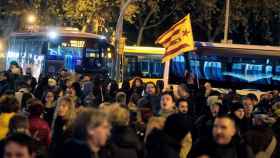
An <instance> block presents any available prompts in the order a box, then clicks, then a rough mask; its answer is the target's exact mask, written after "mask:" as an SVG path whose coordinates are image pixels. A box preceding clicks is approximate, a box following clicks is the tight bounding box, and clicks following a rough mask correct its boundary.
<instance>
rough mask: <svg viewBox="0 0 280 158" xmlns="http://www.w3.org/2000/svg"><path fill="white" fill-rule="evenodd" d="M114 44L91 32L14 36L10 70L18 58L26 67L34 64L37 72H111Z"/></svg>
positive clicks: (7, 61)
mask: <svg viewBox="0 0 280 158" xmlns="http://www.w3.org/2000/svg"><path fill="white" fill-rule="evenodd" d="M112 50H113V49H112V47H111V46H110V45H109V44H108V42H107V40H105V39H101V38H97V37H96V38H95V36H93V35H91V34H88V33H87V34H83V33H76V34H75V35H73V33H72V34H67V33H64V34H62V35H61V36H57V37H55V38H49V37H48V36H46V35H45V34H43V33H41V34H32V33H25V34H24V35H22V34H19V35H18V34H15V35H12V36H11V38H10V40H9V48H8V52H7V56H6V69H8V68H9V64H10V62H11V61H17V62H18V63H19V65H20V66H21V67H22V68H23V73H24V70H25V69H26V68H27V67H31V69H32V71H33V75H34V76H35V77H36V78H38V77H39V75H40V73H42V72H45V73H51V74H53V73H57V72H58V71H57V70H59V69H62V68H64V69H67V70H68V71H70V72H74V71H75V72H81V73H83V72H99V73H102V74H108V75H109V73H110V72H111V68H112V54H113V53H112Z"/></svg>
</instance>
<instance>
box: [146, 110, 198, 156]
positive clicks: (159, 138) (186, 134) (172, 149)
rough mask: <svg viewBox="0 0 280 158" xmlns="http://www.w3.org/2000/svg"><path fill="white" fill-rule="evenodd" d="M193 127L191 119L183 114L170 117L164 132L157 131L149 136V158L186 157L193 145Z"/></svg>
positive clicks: (147, 143)
mask: <svg viewBox="0 0 280 158" xmlns="http://www.w3.org/2000/svg"><path fill="white" fill-rule="evenodd" d="M192 126H193V125H192V122H191V119H187V118H186V117H185V116H183V115H182V114H172V115H170V116H168V117H167V119H166V122H165V125H164V127H163V129H162V130H157V129H155V130H153V131H152V132H151V134H149V135H148V137H147V142H146V149H147V158H155V157H160V158H181V157H186V155H187V154H188V153H189V150H190V148H191V144H192V141H191V134H190V131H191V130H192ZM182 155H183V156H182Z"/></svg>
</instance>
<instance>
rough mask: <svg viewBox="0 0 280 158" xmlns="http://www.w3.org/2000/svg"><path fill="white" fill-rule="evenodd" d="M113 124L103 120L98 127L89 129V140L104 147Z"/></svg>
mask: <svg viewBox="0 0 280 158" xmlns="http://www.w3.org/2000/svg"><path fill="white" fill-rule="evenodd" d="M110 130H111V126H110V124H109V122H108V121H103V123H102V124H101V125H100V126H98V127H96V128H92V129H89V139H90V140H89V141H91V143H93V144H94V145H95V146H97V147H102V146H104V145H105V144H106V142H107V140H108V138H109V136H110Z"/></svg>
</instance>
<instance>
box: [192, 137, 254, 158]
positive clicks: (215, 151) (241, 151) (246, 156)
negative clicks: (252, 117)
mask: <svg viewBox="0 0 280 158" xmlns="http://www.w3.org/2000/svg"><path fill="white" fill-rule="evenodd" d="M202 155H208V156H209V157H211V158H255V156H254V154H253V151H252V149H251V148H250V147H249V146H248V145H246V144H245V143H244V141H242V140H241V139H240V138H238V137H237V136H236V137H235V138H234V139H233V140H232V141H231V143H230V144H228V145H218V144H217V143H215V141H214V140H213V139H211V138H208V139H204V138H203V139H200V140H199V141H198V142H196V143H195V144H194V145H193V147H192V149H191V151H190V153H189V155H188V158H196V157H198V156H202Z"/></svg>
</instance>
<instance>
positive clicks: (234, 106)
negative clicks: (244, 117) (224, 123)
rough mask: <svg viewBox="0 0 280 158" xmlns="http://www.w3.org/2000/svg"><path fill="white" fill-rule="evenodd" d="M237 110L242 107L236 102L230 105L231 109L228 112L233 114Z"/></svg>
mask: <svg viewBox="0 0 280 158" xmlns="http://www.w3.org/2000/svg"><path fill="white" fill-rule="evenodd" d="M238 109H244V106H243V105H242V104H241V103H239V102H236V103H232V104H231V107H230V111H231V112H232V113H233V112H235V111H237V110H238Z"/></svg>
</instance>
